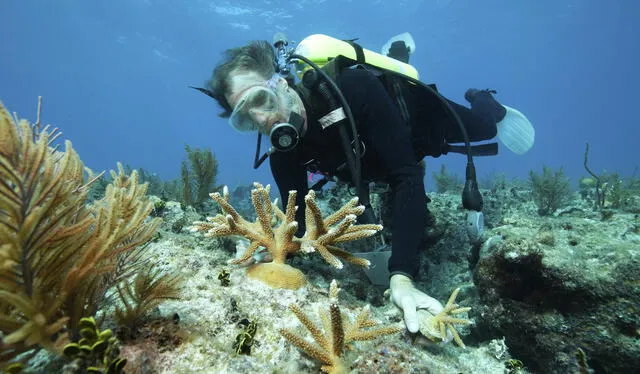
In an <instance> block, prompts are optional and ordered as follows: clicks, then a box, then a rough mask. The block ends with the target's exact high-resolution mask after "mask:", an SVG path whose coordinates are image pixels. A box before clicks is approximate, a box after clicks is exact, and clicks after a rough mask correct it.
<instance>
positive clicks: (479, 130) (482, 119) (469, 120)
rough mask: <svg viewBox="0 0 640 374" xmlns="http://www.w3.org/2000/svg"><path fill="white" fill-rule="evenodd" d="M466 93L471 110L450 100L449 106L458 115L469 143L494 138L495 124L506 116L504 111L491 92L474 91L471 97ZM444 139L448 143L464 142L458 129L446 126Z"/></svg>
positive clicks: (495, 132)
mask: <svg viewBox="0 0 640 374" xmlns="http://www.w3.org/2000/svg"><path fill="white" fill-rule="evenodd" d="M470 91H472V90H469V91H467V94H465V98H467V100H468V101H469V102H470V103H471V109H469V108H467V107H465V106H462V105H460V104H458V103H455V102H453V101H451V100H448V99H447V101H448V102H449V105H451V107H452V108H453V110H454V111H455V112H456V114H458V117H460V120H462V123H463V124H464V127H465V129H466V130H467V135H468V136H469V141H472V142H476V141H482V140H488V139H491V138H493V137H495V136H496V134H497V132H498V130H497V127H496V124H497V123H498V122H500V121H501V120H502V119H503V118H504V116H505V115H506V109H505V108H504V107H503V106H502V105H500V103H498V101H496V99H495V98H494V97H493V95H492V94H491V92H489V91H486V90H485V91H479V90H474V91H475V92H473V93H472V94H471V95H470V94H469V93H470ZM446 139H447V142H449V143H460V142H463V141H464V137H463V136H462V132H461V131H460V128H459V127H458V126H457V125H456V126H447V128H446Z"/></svg>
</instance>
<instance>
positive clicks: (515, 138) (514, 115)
mask: <svg viewBox="0 0 640 374" xmlns="http://www.w3.org/2000/svg"><path fill="white" fill-rule="evenodd" d="M502 106H503V107H504V108H505V109H506V110H507V114H506V115H505V116H504V118H503V119H502V121H500V122H498V124H497V125H496V126H497V127H498V139H500V141H501V142H502V144H504V145H505V146H506V147H507V148H509V149H510V150H511V151H512V152H513V153H516V154H518V155H522V154H525V153H526V152H527V151H528V150H529V149H531V147H533V143H534V141H535V137H536V130H535V129H534V128H533V125H532V124H531V122H530V121H529V120H528V119H527V117H526V116H525V115H524V114H522V113H520V112H519V111H518V110H517V109H514V108H511V107H508V106H506V105H504V104H503V105H502Z"/></svg>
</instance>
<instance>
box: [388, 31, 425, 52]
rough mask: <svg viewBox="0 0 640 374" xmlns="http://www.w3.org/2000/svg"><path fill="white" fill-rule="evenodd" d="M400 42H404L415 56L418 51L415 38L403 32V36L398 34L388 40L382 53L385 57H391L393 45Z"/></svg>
mask: <svg viewBox="0 0 640 374" xmlns="http://www.w3.org/2000/svg"><path fill="white" fill-rule="evenodd" d="M398 40H402V41H404V44H405V45H406V46H407V47H409V54H413V52H415V51H416V43H415V42H414V41H413V37H412V36H411V34H409V33H408V32H403V33H402V34H398V35H396V36H394V37H392V38H391V39H389V40H387V42H386V43H384V45H383V46H382V49H381V50H380V53H382V55H384V56H388V55H389V49H391V44H393V42H396V41H398Z"/></svg>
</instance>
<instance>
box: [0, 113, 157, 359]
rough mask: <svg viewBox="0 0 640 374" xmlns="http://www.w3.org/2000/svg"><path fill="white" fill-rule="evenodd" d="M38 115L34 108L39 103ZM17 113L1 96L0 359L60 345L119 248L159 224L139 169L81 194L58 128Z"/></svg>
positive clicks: (74, 159) (95, 298)
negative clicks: (89, 199) (91, 197)
mask: <svg viewBox="0 0 640 374" xmlns="http://www.w3.org/2000/svg"><path fill="white" fill-rule="evenodd" d="M38 118H40V112H39V111H38ZM39 122H40V121H39V120H38V121H37V122H36V123H35V124H34V125H33V126H32V125H31V124H29V122H28V121H26V120H18V119H17V118H14V117H12V116H11V115H10V114H9V112H8V111H7V110H6V109H5V108H4V106H3V105H2V104H0V333H1V336H2V341H1V343H0V368H1V367H2V366H3V364H5V363H6V362H8V361H10V360H12V359H13V358H15V357H16V356H18V355H20V354H21V353H24V352H26V351H29V350H31V349H34V348H46V349H48V350H51V351H54V352H57V353H61V350H62V347H63V346H64V345H65V344H66V343H68V342H69V341H70V340H69V335H72V337H73V335H76V336H77V335H78V334H79V329H78V323H79V321H80V320H81V318H82V317H86V316H90V315H93V314H94V313H95V311H96V310H97V308H98V305H100V301H102V300H103V299H104V297H105V293H106V290H107V289H108V287H110V286H113V285H115V284H116V283H117V282H119V281H120V280H121V278H119V277H118V276H117V275H115V276H114V274H113V273H114V269H116V267H117V265H118V264H117V262H118V258H119V256H120V255H121V254H123V253H127V252H130V251H133V250H135V249H136V248H137V247H138V246H139V245H141V244H143V243H145V242H147V241H148V240H149V239H150V238H151V236H152V234H153V233H154V232H155V230H156V228H157V226H158V225H159V223H160V222H159V220H158V219H151V220H149V219H148V216H149V212H150V211H151V209H152V208H153V204H152V203H151V202H150V201H148V199H146V197H145V192H146V185H144V184H142V185H141V184H139V183H138V180H137V173H136V172H133V173H132V174H131V175H130V176H127V175H125V174H124V173H123V171H122V167H121V165H119V171H120V172H119V174H116V173H113V175H114V178H113V179H114V181H113V183H112V184H110V185H109V186H108V187H107V190H106V192H105V196H104V198H102V199H101V200H97V201H95V202H94V203H93V204H91V205H88V204H86V195H87V190H88V187H89V185H90V184H91V182H92V181H93V180H95V179H94V178H92V175H91V174H89V177H88V179H90V181H89V182H86V181H85V172H84V171H85V168H84V165H83V163H82V161H81V160H80V157H79V156H78V154H77V153H76V152H75V150H74V149H73V148H72V146H71V143H70V142H69V141H67V142H66V143H65V144H66V150H65V151H64V152H60V151H57V150H56V149H55V148H53V147H51V143H52V142H53V141H54V140H55V139H56V138H57V136H58V135H59V133H57V130H56V129H54V130H51V129H50V128H49V127H48V126H45V127H44V128H41V126H40V123H39Z"/></svg>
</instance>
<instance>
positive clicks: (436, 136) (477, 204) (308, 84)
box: [292, 34, 497, 211]
mask: <svg viewBox="0 0 640 374" xmlns="http://www.w3.org/2000/svg"><path fill="white" fill-rule="evenodd" d="M296 55H297V56H304V61H303V62H305V63H306V65H303V64H297V69H296V70H297V73H298V76H299V78H300V79H301V82H300V83H299V84H298V86H297V90H298V92H299V93H301V94H302V95H303V96H304V95H305V92H307V93H309V92H311V91H313V90H316V91H317V92H320V94H321V95H320V96H321V97H322V98H323V99H324V100H325V101H326V102H327V104H326V105H325V106H326V107H327V108H328V109H327V113H326V114H324V115H322V116H321V117H320V120H319V122H320V123H321V125H322V127H323V129H324V128H327V127H329V126H332V125H335V124H340V123H341V122H345V121H344V120H345V119H346V118H347V117H349V116H351V114H350V113H344V110H345V108H343V107H341V103H338V102H337V100H336V99H335V97H333V96H332V95H333V93H332V91H335V89H334V90H331V89H329V87H327V85H326V82H324V81H325V80H327V79H326V78H329V79H331V80H333V81H335V78H336V77H337V76H338V75H339V74H340V72H342V71H343V70H344V69H347V68H365V69H367V70H369V71H371V72H372V73H373V74H374V75H376V76H377V77H378V78H379V79H380V80H381V81H382V83H383V85H384V86H385V88H386V90H387V92H388V93H389V95H390V96H391V97H392V98H393V100H394V102H395V103H396V104H397V106H398V108H399V110H400V113H401V116H402V119H403V122H404V123H405V124H406V125H409V126H412V134H414V135H416V134H417V135H418V136H417V137H415V139H414V149H415V152H416V162H419V161H420V160H421V159H422V158H424V157H425V156H427V155H430V156H433V157H438V156H440V155H441V154H446V153H448V152H455V153H463V154H466V155H467V160H468V161H467V168H466V182H465V188H464V190H463V193H462V200H463V205H464V206H465V208H466V209H469V210H475V211H481V210H482V205H483V204H482V196H481V195H480V192H479V190H478V187H477V181H476V176H475V166H474V164H473V159H472V156H473V155H483V156H485V155H495V154H497V144H496V143H491V144H482V145H478V146H471V144H470V142H469V140H468V136H467V133H466V129H465V128H464V124H463V123H462V121H461V120H460V118H459V117H458V115H457V114H456V112H455V111H454V110H453V108H452V107H451V106H450V104H449V103H448V102H447V101H446V100H445V99H444V98H443V97H442V96H440V95H439V93H438V92H437V88H436V86H435V85H427V84H425V83H423V82H421V81H419V80H418V72H417V70H416V69H415V68H414V67H413V66H411V65H409V64H406V63H403V62H401V61H398V60H395V59H393V58H390V57H387V56H383V55H381V54H378V53H376V52H372V51H370V50H367V49H364V48H362V47H361V46H360V45H358V44H357V43H355V42H354V41H352V40H351V41H343V40H339V39H335V38H332V37H329V36H326V35H322V34H314V35H311V36H309V37H307V38H305V39H304V40H302V41H301V42H300V43H299V44H298V47H297V48H296V50H295V51H294V54H293V56H292V57H293V58H294V59H295V57H296ZM310 62H311V63H313V64H315V67H314V69H309V68H307V66H309V65H311V64H310ZM317 68H319V69H317ZM318 70H321V71H318ZM323 85H324V87H323ZM332 86H333V87H334V88H335V83H334V84H333V85H332ZM421 94H422V95H431V96H433V97H435V98H437V99H438V102H439V107H438V108H433V109H435V110H442V111H443V113H445V115H447V116H449V117H450V120H451V121H453V122H455V125H456V126H458V127H459V128H460V132H461V133H462V134H463V136H464V138H465V139H466V140H465V145H464V146H455V145H451V144H448V143H447V142H446V139H445V129H444V126H443V125H442V124H440V125H439V126H432V125H428V126H427V125H425V126H421V128H415V127H413V126H415V124H414V123H412V118H411V113H412V108H411V107H410V105H415V104H412V103H408V100H407V99H410V98H415V97H420V95H421ZM416 95H417V96H416ZM312 96H315V98H316V99H317V97H318V95H310V96H307V97H305V98H303V99H306V100H311V99H312ZM341 101H342V102H343V101H344V100H341ZM317 106H318V105H316V107H317ZM351 122H353V121H351ZM343 127H344V126H343ZM342 135H343V136H342V139H343V141H342V143H343V148H344V151H345V156H346V158H347V162H346V163H345V164H347V165H350V167H349V169H350V170H354V169H355V167H354V166H353V163H354V161H353V160H352V158H353V156H352V151H351V149H352V146H353V148H355V149H354V151H355V153H356V154H358V149H359V148H360V147H359V146H360V144H359V141H355V142H354V138H355V139H357V138H358V137H357V133H356V132H355V130H354V131H352V134H351V135H352V136H351V137H350V136H349V134H348V133H347V132H346V131H343V132H342ZM354 143H355V144H354ZM350 158H351V160H350ZM358 158H359V157H358ZM359 174H360V173H359V172H358V173H357V175H358V176H359ZM359 182H360V183H357V185H360V186H361V189H362V188H366V185H365V184H363V183H362V181H359ZM358 194H359V195H360V196H363V195H365V193H363V192H362V191H361V192H360V193H358Z"/></svg>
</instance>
